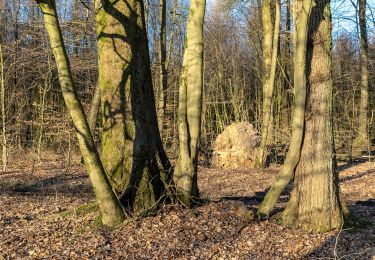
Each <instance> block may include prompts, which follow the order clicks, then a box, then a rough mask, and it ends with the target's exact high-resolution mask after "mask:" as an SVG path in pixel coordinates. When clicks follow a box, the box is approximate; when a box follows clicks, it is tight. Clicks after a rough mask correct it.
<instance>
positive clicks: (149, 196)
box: [95, 0, 170, 214]
mask: <svg viewBox="0 0 375 260" xmlns="http://www.w3.org/2000/svg"><path fill="white" fill-rule="evenodd" d="M95 8H96V23H97V38H98V54H99V85H100V87H101V103H102V113H103V135H102V158H103V164H104V167H105V169H106V172H107V174H108V177H109V179H110V181H111V184H112V186H113V187H114V189H115V190H116V192H117V193H118V194H121V199H120V200H121V202H122V203H123V205H124V206H126V208H127V209H128V210H129V211H133V212H134V213H135V214H143V213H147V212H148V211H149V210H153V209H154V208H155V207H156V205H157V202H158V201H159V198H160V197H161V195H162V193H163V191H164V185H163V182H162V180H161V173H163V172H161V171H160V169H162V170H166V171H167V172H166V175H167V177H166V178H168V171H169V170H170V163H169V161H168V158H167V156H166V154H165V152H164V149H163V146H162V142H161V138H160V133H159V129H158V122H157V116H156V108H155V99H154V93H153V86H152V77H151V68H150V58H149V49H148V40H147V34H146V27H145V17H144V5H143V1H139V0H128V1H115V0H96V2H95ZM159 163H160V164H161V165H159Z"/></svg>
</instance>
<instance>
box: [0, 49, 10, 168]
mask: <svg viewBox="0 0 375 260" xmlns="http://www.w3.org/2000/svg"><path fill="white" fill-rule="evenodd" d="M0 73H1V78H0V84H1V127H2V131H1V137H2V144H1V146H2V157H1V158H2V163H3V171H4V172H5V171H6V169H7V164H8V156H7V137H6V113H5V80H4V58H3V49H2V43H1V42H0Z"/></svg>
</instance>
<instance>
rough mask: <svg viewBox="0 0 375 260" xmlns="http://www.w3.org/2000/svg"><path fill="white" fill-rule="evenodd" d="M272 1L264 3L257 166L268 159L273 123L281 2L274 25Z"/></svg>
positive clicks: (277, 2) (276, 7) (276, 10)
mask: <svg viewBox="0 0 375 260" xmlns="http://www.w3.org/2000/svg"><path fill="white" fill-rule="evenodd" d="M271 1H272V0H264V1H263V3H262V24H263V40H262V43H263V115H262V117H263V122H262V134H261V143H260V146H259V148H258V152H257V158H256V159H255V160H254V163H255V167H263V166H264V164H265V161H266V156H267V152H266V145H267V142H268V139H269V130H270V125H271V124H272V94H273V89H274V85H275V76H276V67H277V57H278V48H279V32H280V4H279V0H275V25H274V26H273V25H272V16H271Z"/></svg>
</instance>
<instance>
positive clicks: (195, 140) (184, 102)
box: [173, 0, 206, 206]
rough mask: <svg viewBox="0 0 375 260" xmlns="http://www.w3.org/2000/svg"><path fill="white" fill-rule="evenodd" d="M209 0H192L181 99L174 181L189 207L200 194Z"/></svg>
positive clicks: (184, 202)
mask: <svg viewBox="0 0 375 260" xmlns="http://www.w3.org/2000/svg"><path fill="white" fill-rule="evenodd" d="M205 9H206V1H205V0H191V1H190V10H189V19H188V24H187V29H186V30H187V32H186V47H185V53H184V59H183V64H182V72H181V83H180V88H179V102H178V134H179V143H180V151H179V157H178V160H177V164H176V168H175V172H174V175H173V180H174V183H175V185H176V188H177V194H178V197H179V200H180V201H181V202H182V203H183V204H185V205H187V206H189V205H190V204H191V203H192V201H193V198H194V197H197V196H199V191H198V183H197V170H198V162H197V160H198V152H199V137H200V126H201V110H202V92H203V22H204V15H205Z"/></svg>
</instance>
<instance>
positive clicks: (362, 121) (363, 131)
mask: <svg viewBox="0 0 375 260" xmlns="http://www.w3.org/2000/svg"><path fill="white" fill-rule="evenodd" d="M358 10H359V13H358V17H359V29H360V34H361V38H360V45H361V101H360V105H359V128H358V137H357V139H356V140H355V144H354V145H355V146H358V147H361V148H367V146H368V142H369V138H368V97H369V96H368V82H369V76H368V38H367V28H366V26H367V25H366V0H359V8H358Z"/></svg>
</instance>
